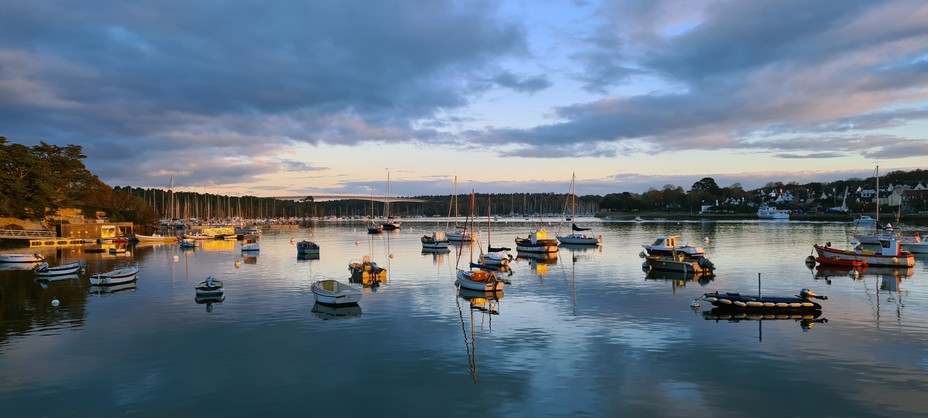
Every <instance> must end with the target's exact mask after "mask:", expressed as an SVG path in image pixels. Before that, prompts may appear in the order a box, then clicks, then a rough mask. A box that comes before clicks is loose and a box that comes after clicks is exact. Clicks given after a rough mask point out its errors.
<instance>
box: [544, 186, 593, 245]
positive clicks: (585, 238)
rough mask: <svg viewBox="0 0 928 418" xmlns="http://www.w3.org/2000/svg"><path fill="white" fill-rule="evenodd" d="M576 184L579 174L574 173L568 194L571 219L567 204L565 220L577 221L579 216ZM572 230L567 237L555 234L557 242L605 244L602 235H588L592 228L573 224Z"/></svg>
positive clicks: (571, 225)
mask: <svg viewBox="0 0 928 418" xmlns="http://www.w3.org/2000/svg"><path fill="white" fill-rule="evenodd" d="M576 184H577V174H576V173H574V174H573V176H572V177H571V178H570V192H569V193H568V194H569V195H570V199H569V202H570V216H569V218H568V217H567V215H566V212H567V208H566V206H567V204H566V203H565V205H564V206H565V208H564V212H565V219H570V220H573V219H575V218H576V216H577V215H576V213H577V200H576ZM558 229H559V230H560V227H558ZM570 230H571V231H572V232H571V233H569V234H567V235H558V234H555V237H556V238H557V240H558V241H559V242H560V243H561V244H573V245H600V244H602V243H603V236H602V235H598V236H597V235H593V234H592V233H587V231H591V230H592V228H583V227H579V226H577V224H576V222H571V224H570Z"/></svg>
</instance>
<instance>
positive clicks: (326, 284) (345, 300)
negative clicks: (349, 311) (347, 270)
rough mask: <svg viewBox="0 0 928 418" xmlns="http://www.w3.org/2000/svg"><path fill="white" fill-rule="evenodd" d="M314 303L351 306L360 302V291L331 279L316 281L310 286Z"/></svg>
mask: <svg viewBox="0 0 928 418" xmlns="http://www.w3.org/2000/svg"><path fill="white" fill-rule="evenodd" d="M312 291H313V297H315V298H316V303H321V304H324V305H336V306H341V305H351V304H357V303H358V302H360V301H361V291H360V290H358V289H357V288H354V287H351V286H349V285H347V284H345V283H342V282H339V281H337V280H333V279H324V280H317V281H316V282H314V283H313V285H312Z"/></svg>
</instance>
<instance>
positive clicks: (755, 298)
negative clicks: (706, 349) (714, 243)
mask: <svg viewBox="0 0 928 418" xmlns="http://www.w3.org/2000/svg"><path fill="white" fill-rule="evenodd" d="M812 299H820V300H826V299H828V297H827V296H819V295H816V294H815V293H813V292H812V291H810V290H809V289H802V291H801V292H799V294H798V295H796V296H762V295H742V294H740V293H730V292H726V293H720V292H718V291H715V292H712V293H705V294H703V296H702V300H704V301H706V302H709V303H711V304H713V305H715V306H716V307H718V308H721V309H728V310H738V311H752V312H804V311H817V310H821V309H822V305H820V304H818V302H813V301H812Z"/></svg>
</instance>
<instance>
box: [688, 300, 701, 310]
mask: <svg viewBox="0 0 928 418" xmlns="http://www.w3.org/2000/svg"><path fill="white" fill-rule="evenodd" d="M699 306H700V305H699V299H693V301H692V302H690V308H693V309H699Z"/></svg>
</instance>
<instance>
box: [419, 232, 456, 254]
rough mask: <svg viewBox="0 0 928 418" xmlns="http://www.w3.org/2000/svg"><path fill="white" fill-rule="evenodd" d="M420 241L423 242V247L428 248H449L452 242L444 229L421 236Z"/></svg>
mask: <svg viewBox="0 0 928 418" xmlns="http://www.w3.org/2000/svg"><path fill="white" fill-rule="evenodd" d="M419 241H421V242H422V248H423V249H427V250H439V249H442V248H448V245H449V244H450V241H449V240H448V238H447V237H446V236H445V233H444V232H442V231H435V232H432V235H423V236H422V238H419Z"/></svg>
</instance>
